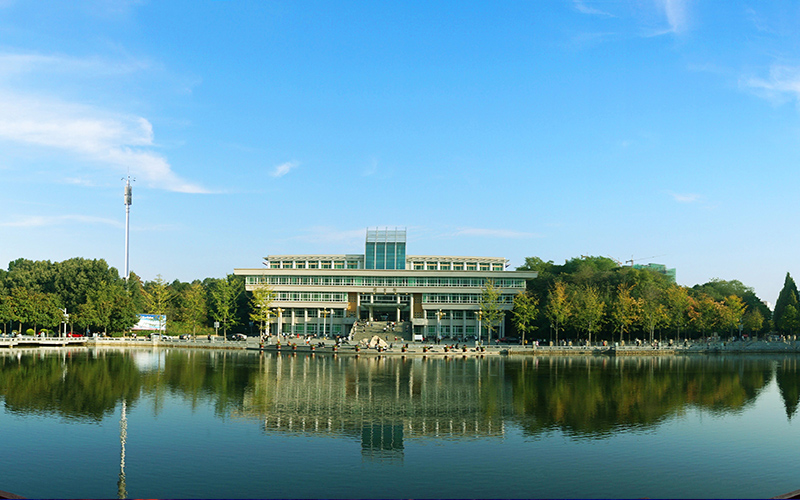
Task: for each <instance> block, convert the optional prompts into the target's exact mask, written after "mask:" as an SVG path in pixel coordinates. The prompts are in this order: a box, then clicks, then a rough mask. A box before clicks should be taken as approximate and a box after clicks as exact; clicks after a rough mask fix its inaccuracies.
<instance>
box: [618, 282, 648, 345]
mask: <svg viewBox="0 0 800 500" xmlns="http://www.w3.org/2000/svg"><path fill="white" fill-rule="evenodd" d="M632 289H633V285H629V284H625V283H620V284H619V285H617V295H616V300H614V302H612V304H611V323H612V324H613V325H614V327H615V328H616V330H617V331H618V332H619V342H620V344H622V343H623V342H624V339H623V335H624V334H625V333H627V332H629V331H630V327H631V325H633V324H634V323H635V322H636V321H638V320H639V310H640V309H641V303H640V301H639V300H638V299H636V298H634V297H633V296H632V295H631V290H632Z"/></svg>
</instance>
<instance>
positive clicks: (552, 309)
mask: <svg viewBox="0 0 800 500" xmlns="http://www.w3.org/2000/svg"><path fill="white" fill-rule="evenodd" d="M571 309H572V306H571V304H570V301H569V297H568V296H567V285H566V284H565V283H564V282H563V281H561V280H556V281H555V282H554V283H553V286H551V287H550V291H549V293H548V295H547V305H546V306H545V314H546V315H547V317H548V318H549V319H550V325H551V326H552V327H553V329H554V330H555V333H556V345H558V329H559V328H560V327H561V326H563V325H564V324H565V323H566V322H567V320H568V319H569V317H570V314H571Z"/></svg>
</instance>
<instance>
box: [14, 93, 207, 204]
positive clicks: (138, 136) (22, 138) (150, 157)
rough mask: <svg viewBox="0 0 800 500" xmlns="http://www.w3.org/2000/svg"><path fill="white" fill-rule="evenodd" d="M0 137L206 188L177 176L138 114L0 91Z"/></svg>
mask: <svg viewBox="0 0 800 500" xmlns="http://www.w3.org/2000/svg"><path fill="white" fill-rule="evenodd" d="M0 140H6V141H10V142H14V143H17V144H24V145H28V146H33V147H42V146H43V147H46V148H54V149H59V150H62V151H65V152H68V153H71V154H75V155H77V156H79V157H81V158H84V159H88V160H90V161H92V162H93V163H95V164H99V165H105V166H109V167H112V168H113V169H114V170H115V172H116V173H127V172H130V173H131V175H134V176H136V177H138V178H139V179H140V180H142V181H145V182H147V184H148V185H149V186H151V187H155V188H160V189H166V190H168V191H177V192H184V193H207V192H208V190H206V189H205V188H203V187H201V186H199V185H196V184H193V183H190V182H188V181H185V180H183V179H181V178H180V177H179V176H178V175H177V174H175V172H173V171H172V168H171V166H170V165H169V163H168V162H167V160H166V159H165V158H164V157H163V156H161V155H160V154H158V153H156V152H154V151H152V150H151V149H149V148H150V147H152V146H153V127H152V124H151V123H150V122H149V121H148V120H146V119H145V118H142V117H137V116H129V115H123V114H116V113H112V112H108V111H105V110H101V109H96V108H93V107H90V106H85V105H81V104H75V103H68V102H63V101H60V100H57V99H53V98H48V97H42V96H24V95H20V94H15V93H10V92H3V91H0Z"/></svg>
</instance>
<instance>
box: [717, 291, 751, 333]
mask: <svg viewBox="0 0 800 500" xmlns="http://www.w3.org/2000/svg"><path fill="white" fill-rule="evenodd" d="M723 304H724V305H725V316H724V320H725V322H724V323H723V324H722V325H721V326H727V327H728V328H730V331H731V333H732V332H733V331H734V330H735V329H736V328H738V327H739V324H740V322H741V321H742V317H743V316H744V313H745V311H746V310H747V306H746V305H745V304H744V301H743V300H742V299H740V298H739V297H737V296H736V295H729V296H728V297H725V301H724V302H723Z"/></svg>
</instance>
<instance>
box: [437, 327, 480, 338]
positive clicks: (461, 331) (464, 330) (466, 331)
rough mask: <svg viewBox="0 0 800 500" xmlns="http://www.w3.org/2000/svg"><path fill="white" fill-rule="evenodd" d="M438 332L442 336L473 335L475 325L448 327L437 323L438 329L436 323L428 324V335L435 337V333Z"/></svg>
mask: <svg viewBox="0 0 800 500" xmlns="http://www.w3.org/2000/svg"><path fill="white" fill-rule="evenodd" d="M437 331H438V333H439V335H441V336H442V337H451V336H452V337H458V336H463V335H475V326H474V325H467V326H462V325H453V327H452V328H450V325H439V326H438V330H437V326H436V325H428V336H429V337H435V336H436V333H437Z"/></svg>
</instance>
